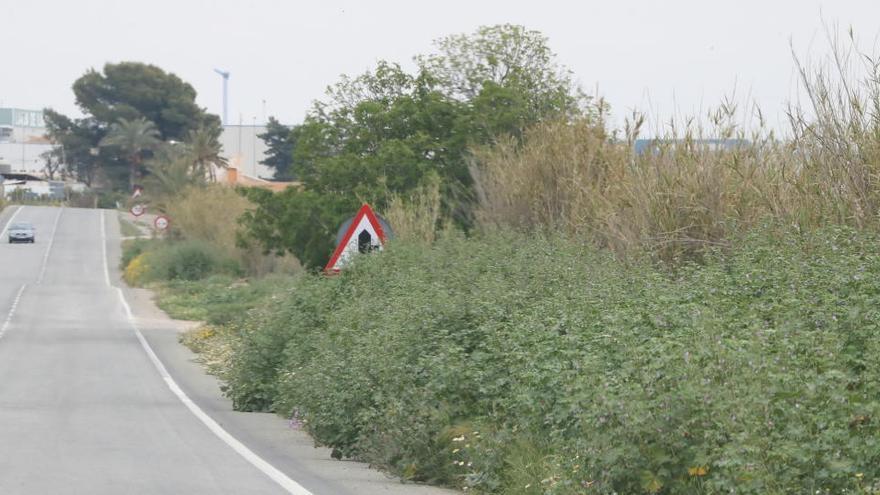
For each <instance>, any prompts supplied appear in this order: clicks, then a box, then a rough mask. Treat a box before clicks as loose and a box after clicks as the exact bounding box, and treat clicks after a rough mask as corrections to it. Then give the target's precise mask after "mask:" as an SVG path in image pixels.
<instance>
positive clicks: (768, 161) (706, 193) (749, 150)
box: [471, 39, 880, 260]
mask: <svg viewBox="0 0 880 495" xmlns="http://www.w3.org/2000/svg"><path fill="white" fill-rule="evenodd" d="M832 48H833V50H832V52H833V54H832V56H831V57H830V58H829V60H828V61H826V63H824V64H820V65H819V66H816V67H809V66H807V65H806V64H802V63H800V61H798V60H797V59H796V62H797V67H798V70H799V74H800V83H801V89H802V93H803V94H804V95H806V98H805V101H804V102H803V103H798V102H795V103H793V104H791V105H790V106H789V108H788V116H789V124H790V132H785V133H784V134H785V135H784V137H780V136H778V135H777V134H776V133H775V132H773V131H772V130H770V129H768V128H767V126H766V124H765V122H764V119H763V115H762V114H761V112H760V109H758V108H757V107H750V110H751V111H750V112H748V115H747V116H748V117H757V118H756V119H751V118H750V119H748V120H750V121H751V120H755V121H756V123H754V124H751V125H748V126H747V125H744V124H741V123H740V122H742V121H743V120H745V119H743V117H744V115H742V114H741V112H740V111H739V110H738V108H737V106H736V105H735V104H733V103H732V100H731V101H725V102H723V103H722V104H721V105H720V106H719V107H718V108H717V109H715V110H713V111H711V112H710V113H709V114H708V115H707V116H706V117H707V118H706V119H704V122H706V123H703V124H701V123H698V121H697V119H688V120H685V121H684V122H677V121H673V122H670V123H668V124H667V125H665V126H663V127H662V131H661V132H659V133H658V134H657V136H658V137H656V138H655V139H653V140H651V141H650V142H648V143H647V144H646V143H645V142H644V141H642V142H639V143H638V144H639V146H636V139H637V138H638V136H639V133H640V132H641V130H642V127H643V125H644V122H645V119H644V117H642V116H639V115H634V116H633V117H632V118H630V119H628V121H627V123H626V125H625V128H624V129H623V131H622V132H613V131H611V130H609V128H608V125H607V124H606V122H605V121H604V120H603V119H602V118H601V116H600V118H592V119H590V118H585V119H581V120H576V121H556V122H546V123H543V124H540V125H538V126H537V127H534V128H532V129H530V130H529V131H527V132H526V133H525V136H524V139H523V140H522V141H521V142H520V141H516V140H514V139H501V140H499V141H498V142H497V143H496V144H495V145H493V146H488V147H483V148H479V149H476V150H474V157H473V162H472V166H471V172H472V175H473V177H474V180H475V183H476V185H477V195H478V198H479V208H478V213H477V218H478V219H479V221H480V222H481V223H482V224H483V225H507V226H513V227H516V228H521V229H527V230H528V229H537V230H543V229H552V230H562V231H565V232H567V233H569V234H571V235H575V236H580V237H583V238H585V239H588V240H590V241H592V242H594V243H596V244H599V245H602V246H606V247H609V248H611V249H613V250H614V251H616V252H618V253H620V254H622V255H626V254H628V253H630V252H633V251H634V250H638V251H647V252H649V253H650V254H652V255H654V256H656V257H659V258H662V259H666V260H670V259H678V258H682V257H692V256H697V255H699V254H700V253H701V252H703V250H704V249H705V248H706V247H708V246H716V245H724V244H726V243H727V242H728V241H729V239H730V238H731V236H733V235H735V234H736V233H737V232H740V231H742V230H744V229H748V228H749V227H751V226H754V225H756V224H757V223H761V222H766V221H768V220H769V221H774V222H782V223H784V224H787V225H792V226H796V227H797V228H801V229H809V228H814V227H817V226H821V225H826V224H829V223H842V224H849V225H853V226H856V227H861V228H865V227H869V226H870V227H875V226H877V224H878V215H880V211H878V208H880V176H878V172H880V76H878V73H880V72H878V63H877V62H876V60H875V59H873V58H871V57H868V56H865V55H863V54H860V53H859V52H858V51H857V50H856V49H855V42H854V40H850V43H848V44H844V43H840V42H839V41H838V40H837V39H832ZM859 61H861V62H862V63H861V64H860V65H859V66H856V63H857V62H859Z"/></svg>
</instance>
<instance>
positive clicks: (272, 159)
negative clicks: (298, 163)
mask: <svg viewBox="0 0 880 495" xmlns="http://www.w3.org/2000/svg"><path fill="white" fill-rule="evenodd" d="M257 137H259V138H260V139H262V140H263V142H264V143H266V147H267V148H268V149H267V150H266V159H265V160H263V161H261V162H260V163H261V164H263V165H265V166H267V167H270V168H272V169H274V170H275V172H274V174H273V175H274V177H275V179H278V180H293V179H296V178H297V177H298V174H297V170H296V167H294V162H293V150H294V148H296V142H297V138H298V137H299V127H296V126H294V127H288V126H286V125H284V124H282V123H281V122H278V120H277V119H275V117H269V122H268V123H267V124H266V132H264V133H263V134H259V135H258V136H257Z"/></svg>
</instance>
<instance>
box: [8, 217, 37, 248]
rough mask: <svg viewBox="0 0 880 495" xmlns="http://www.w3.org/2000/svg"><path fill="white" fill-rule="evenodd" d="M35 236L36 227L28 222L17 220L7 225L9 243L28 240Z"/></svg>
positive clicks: (32, 240)
mask: <svg viewBox="0 0 880 495" xmlns="http://www.w3.org/2000/svg"><path fill="white" fill-rule="evenodd" d="M35 238H36V229H35V228H34V226H33V224H31V223H29V222H17V223H14V224H12V225H10V226H9V243H10V244H12V243H13V242H30V243H31V244H33V242H34V239H35Z"/></svg>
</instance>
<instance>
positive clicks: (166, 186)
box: [144, 143, 207, 211]
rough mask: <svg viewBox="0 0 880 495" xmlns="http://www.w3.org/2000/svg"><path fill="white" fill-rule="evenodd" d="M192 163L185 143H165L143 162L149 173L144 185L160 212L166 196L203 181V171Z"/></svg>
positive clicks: (204, 179) (168, 196) (191, 155)
mask: <svg viewBox="0 0 880 495" xmlns="http://www.w3.org/2000/svg"><path fill="white" fill-rule="evenodd" d="M193 163H194V162H193V153H192V150H191V149H190V148H188V146H187V145H186V144H185V143H176V144H166V145H164V146H162V147H161V148H159V149H157V150H156V152H155V154H154V155H153V157H152V158H150V159H149V160H147V161H146V162H145V167H146V169H147V171H148V172H149V174H148V175H147V176H146V177H145V178H144V188H145V190H146V191H147V194H148V195H149V196H148V197H149V198H150V199H151V200H152V201H153V205H154V206H155V207H156V208H157V209H158V210H160V211H164V210H165V207H166V206H167V202H168V199H169V198H174V197H177V196H179V195H180V194H181V193H182V192H183V191H184V190H185V189H187V188H189V187H193V186H202V185H205V184H206V183H207V176H206V174H205V172H204V171H203V170H201V169H199V168H197V167H194V166H193Z"/></svg>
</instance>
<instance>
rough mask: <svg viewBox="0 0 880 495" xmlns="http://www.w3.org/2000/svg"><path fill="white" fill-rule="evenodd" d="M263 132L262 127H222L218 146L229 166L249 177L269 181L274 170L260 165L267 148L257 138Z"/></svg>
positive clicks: (264, 129) (263, 128) (264, 157)
mask: <svg viewBox="0 0 880 495" xmlns="http://www.w3.org/2000/svg"><path fill="white" fill-rule="evenodd" d="M265 132H266V126H264V125H224V126H223V133H222V134H221V135H220V144H222V145H223V155H224V157H225V158H226V159H227V160H228V161H229V166H230V167H235V168H237V169H238V170H239V171H240V172H241V173H243V174H245V175H249V176H251V177H260V178H264V179H271V178H272V177H273V175H274V173H275V170H274V169H271V168H269V167H267V166H265V165H261V164H260V162H261V161H263V160H265V159H266V151H267V150H268V148H267V147H266V143H265V141H263V140H262V139H260V138H259V137H258V136H259V135H260V134H263V133H265Z"/></svg>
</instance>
